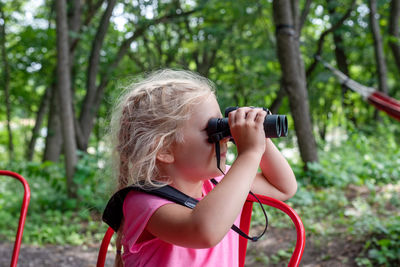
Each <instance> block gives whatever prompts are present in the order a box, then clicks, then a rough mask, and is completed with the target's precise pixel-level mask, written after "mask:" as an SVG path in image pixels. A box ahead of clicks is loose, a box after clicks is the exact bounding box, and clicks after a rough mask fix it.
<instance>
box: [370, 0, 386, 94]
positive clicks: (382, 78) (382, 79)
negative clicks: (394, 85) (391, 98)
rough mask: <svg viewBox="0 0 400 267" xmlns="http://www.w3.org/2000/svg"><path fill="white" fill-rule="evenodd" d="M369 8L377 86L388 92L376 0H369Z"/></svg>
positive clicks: (380, 89)
mask: <svg viewBox="0 0 400 267" xmlns="http://www.w3.org/2000/svg"><path fill="white" fill-rule="evenodd" d="M369 8H370V12H371V13H370V16H369V18H370V23H371V31H372V36H373V39H374V50H375V60H376V64H377V67H376V68H377V71H378V83H379V85H378V88H379V91H381V92H384V93H386V94H387V93H388V85H387V68H386V61H385V55H384V53H383V42H382V35H381V31H380V28H379V21H378V19H377V16H378V13H377V7H376V0H369Z"/></svg>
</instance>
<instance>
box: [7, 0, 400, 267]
mask: <svg viewBox="0 0 400 267" xmlns="http://www.w3.org/2000/svg"><path fill="white" fill-rule="evenodd" d="M399 24H400V0H379V1H375V0H374V1H373V0H368V1H367V0H339V1H333V0H317V1H310V0H302V1H298V0H297V1H293V0H292V1H289V0H274V1H273V0H250V1H249V0H236V1H228V0H158V1H157V0H134V1H128V0H120V1H117V0H108V1H107V0H87V1H82V0H73V1H66V0H57V1H54V0H40V1H34V0H1V1H0V62H1V69H0V77H1V78H0V84H1V90H0V101H1V103H2V104H1V105H0V152H1V153H0V168H2V169H10V170H14V171H18V172H21V173H22V174H26V176H28V177H29V178H30V183H31V184H32V186H33V188H34V194H32V196H33V202H34V203H36V204H37V205H36V206H35V205H33V206H32V208H31V214H32V215H31V216H35V214H36V212H37V213H38V214H40V213H39V212H40V211H42V210H47V211H48V212H49V214H50V215H49V216H48V218H47V219H46V220H47V221H43V220H44V219H43V218H39V217H40V216H39V217H38V218H37V219H35V217H32V218H31V222H32V223H31V226H29V225H28V226H27V227H32V225H34V226H37V227H38V228H37V229H36V228H30V229H28V231H27V233H28V234H27V237H26V238H28V239H29V240H36V239H39V240H44V241H43V242H57V240H56V239H54V240H49V239H48V238H52V237H54V236H58V234H54V235H52V234H46V235H45V233H46V232H45V231H43V230H38V229H42V228H40V227H39V226H38V225H42V224H43V225H49V224H53V223H54V222H53V221H51V220H52V219H53V218H59V217H60V216H61V215H62V216H66V214H67V215H68V216H70V217H71V218H73V217H74V216H75V215H74V214H75V213H74V212H76V210H77V209H78V210H79V208H83V210H85V211H82V212H80V213H79V214H80V216H81V217H83V219H82V220H87V218H88V217H91V218H95V220H96V218H97V220H98V214H99V213H100V212H101V211H102V208H103V207H104V204H105V201H106V200H107V198H108V196H109V195H110V193H111V192H112V190H113V189H114V188H112V187H113V183H112V179H111V174H110V171H109V169H110V168H109V167H110V164H109V162H108V160H107V158H109V155H108V151H109V150H108V139H107V127H108V121H109V115H110V110H111V107H112V105H113V103H114V100H115V99H116V97H118V95H119V94H120V93H121V91H122V88H123V86H124V85H126V84H128V83H129V81H130V80H131V79H132V78H134V77H135V76H137V75H142V74H143V73H145V72H149V71H151V70H156V69H159V68H165V67H168V68H183V69H190V70H193V71H196V72H198V73H200V74H202V75H204V76H206V77H208V78H210V79H211V80H212V81H214V82H215V84H216V86H217V96H218V100H219V103H220V105H221V109H222V110H224V109H225V107H227V106H232V105H239V106H243V105H251V106H264V107H268V108H270V109H271V110H272V111H273V112H274V113H279V114H286V115H288V117H289V136H288V137H287V138H280V139H278V140H274V142H275V143H276V144H277V145H278V147H279V148H280V149H281V151H282V153H284V155H285V156H286V157H287V158H288V159H289V161H290V163H291V164H292V166H293V169H294V171H295V173H296V176H297V178H298V180H299V183H300V185H301V186H300V189H299V192H298V194H296V196H295V198H294V199H293V205H294V206H295V207H297V209H298V210H300V211H302V212H304V213H305V214H307V212H308V210H311V211H312V212H313V213H312V214H315V216H318V214H320V215H321V216H320V220H322V219H325V218H327V219H328V218H330V216H331V215H332V216H333V215H335V216H336V217H335V218H337V217H340V218H346V220H344V219H343V222H342V223H343V225H346V223H347V224H348V223H350V224H351V225H353V223H354V224H356V223H357V221H360V220H361V219H360V217H357V216H356V215H354V214H355V213H354V214H353V213H351V212H350V213H349V212H347V213H346V209H344V211H342V209H341V208H338V206H334V204H335V205H336V204H337V205H339V206H340V205H344V206H346V205H347V206H351V207H350V208H351V209H355V208H357V207H356V206H354V205H355V204H353V202H351V201H350V200H349V201H348V202H343V199H346V201H347V198H346V196H344V195H343V194H345V193H344V192H347V191H346V190H347V189H348V188H349V186H350V185H357V186H361V187H368V190H370V192H371V206H370V209H371V210H373V209H374V207H376V206H374V205H375V204H373V203H376V201H378V203H381V204H382V206H385V205H386V206H385V209H386V210H387V211H398V210H399V203H400V201H399V198H398V195H399V194H398V192H397V191H393V190H399V189H398V188H399V186H398V183H399V182H398V178H399V175H400V170H399V164H400V162H399V158H400V146H399V143H400V126H399V125H400V124H399V122H398V121H396V120H395V119H393V118H390V117H389V116H387V115H386V114H384V113H380V112H378V111H377V110H376V109H375V108H374V107H373V106H371V105H369V104H368V103H367V102H366V101H364V99H363V98H362V97H361V96H360V95H359V94H358V93H356V92H353V91H351V90H349V89H348V88H347V87H346V86H345V85H342V84H340V83H339V82H338V80H337V79H336V78H335V77H334V76H333V74H332V73H331V72H330V71H329V70H327V69H325V68H324V67H323V65H322V64H321V63H320V62H319V61H318V60H317V59H316V57H315V56H316V55H319V56H321V57H322V58H323V59H324V60H325V61H326V62H328V63H330V64H331V65H333V66H334V67H336V68H337V69H339V70H340V71H342V72H343V73H345V74H346V75H347V76H349V77H350V78H351V79H353V80H356V81H358V82H359V83H361V84H363V85H366V86H369V87H374V88H376V89H377V90H380V91H383V92H385V93H386V94H388V95H389V96H391V97H393V98H395V99H400V80H399V78H398V77H399V74H400V39H399V38H400V37H399V36H400V32H399V31H400V29H399V26H400V25H399ZM232 150H234V147H232ZM387 185H391V186H392V185H393V187H390V188H392V189H390V190H392V191H393V192H395V194H396V192H397V198H395V197H393V198H391V199H390V203H391V204H388V202H386V201H389V200H387V198H386V197H384V196H387V195H385V194H384V195H382V198H380V199H378V200H377V196H378V194H377V193H376V192H383V189H382V188H387V187H386V186H387ZM396 186H397V187H396ZM331 187H334V188H337V191H332V190H334V189H332V188H331ZM321 188H323V189H324V190H327V191H320V190H321ZM393 188H395V189H393ZM396 188H397V189H396ZM379 190H381V191H379ZM392 191H391V192H392ZM7 192H8V191H7ZM7 192H6V191H4V190H2V189H1V188H0V195H1V196H9V197H12V196H11V195H12V194H13V193H12V192H11V193H10V194H9V193H7ZM321 192H326V193H321ZM373 192H374V195H373V196H372V194H373ZM321 194H322V195H321ZM333 196H334V197H336V198H335V199H332V197H333ZM324 200H326V204H327V206H326V208H325V206H324V203H325V202H324ZM314 201H318V204H320V205H315V203H314ZM335 201H337V202H335ZM374 201H375V202H374ZM379 201H380V202H379ZM343 203H344V204H343ZM296 205H298V206H296ZM388 205H389V206H390V205H392V206H390V207H391V209H387V207H388ZM347 206H346V207H347ZM0 207H1V208H3V207H6V204H4V203H3V202H1V200H0ZM321 207H324V208H321ZM303 208H304V210H302V209H303ZM317 208H319V210H315V209H317ZM4 210H5V209H4ZM322 210H326V211H329V212H330V213H323V212H322ZM60 211H61V215H60V214H59V212H60ZM86 211H90V216H88V215H87V213H86ZM92 212H93V214H97V215H93V214H92ZM337 213H338V214H337ZM57 214H58V215H57ZM82 214H83V215H82ZM346 214H347V215H346ZM349 214H350V215H349ZM392 215H393V214H392ZM392 215H388V214H386V213H385V214H381V213H380V212H377V213H376V214H375V215H374V216H375V217H376V218H379V216H383V217H385V218H387V217H388V216H389V217H390V218H391V219H390V220H387V223H386V222H385V223H381V222H380V223H381V224H380V226H382V227H383V228H379V229H386V232H385V231H383V230H382V231H383V233H382V232H379V233H375V234H376V235H377V236H380V237H381V236H382V235H388V236H390V235H392V236H393V235H395V234H399V232H398V229H400V225H399V223H400V218H398V215H397V217H396V216H392ZM1 216H2V218H7V217H6V216H7V215H5V214H1ZM57 216H58V217H57ZM68 216H67V217H68ZM80 216H78V217H79V218H80ZM96 216H97V217H96ZM310 216H311V215H310ZM352 216H353V217H352ZM374 216H373V218H375V217H374ZM311 217H312V216H311ZM311 217H310V218H311ZM10 218H11V216H10ZM79 218H77V220H79ZM349 218H350V219H351V222H349V220H347V219H349ZM368 218H371V216H369V217H368ZM313 219H314V218H313ZM35 220H37V224H35ZM306 220H308V219H307V218H306ZM361 221H363V222H365V223H366V224H367V223H369V222H370V224H369V225H368V226H371V225H376V224H377V222H376V221H368V220H367V219H366V220H361ZM7 222H8V220H7V219H4V227H5V228H6V227H7ZM331 222H332V223H333V222H336V221H335V219H333V218H331V219H330V221H329V222H328V223H327V225H329V223H331ZM336 223H337V222H336ZM389 223H390V225H389ZM54 224H57V223H54ZM307 225H308V227H311V228H309V229H308V231H311V232H313V231H316V230H315V228H312V227H313V225H314V222H313V221H312V222H310V221H306V226H307ZM339 225H340V222H339ZM0 226H2V225H0ZM85 227H86V228H90V227H91V226H90V224H85ZM332 227H334V226H332ZM346 227H347V226H346ZM357 227H358V228H357ZM357 227H354V228H352V230H348V231H347V233H346V234H348V235H354V236H356V235H358V234H359V232H357V231H356V230H355V229H361V228H362V227H365V229H367V228H368V227H367V226H365V225H364V226H362V225H361V226H360V225H358V226H357ZM360 227H361V228H360ZM385 227H386V228H385ZM372 228H374V227H372ZM0 229H2V228H1V227H0ZM332 229H333V228H332ZM362 229H364V228H362ZM368 229H370V228H368ZM374 229H375V228H374ZM387 229H389V230H387ZM96 230H97V228H96ZM335 230H336V231H340V230H338V229H336V228H335ZM71 231H74V230H71V229H69V230H68V231H66V234H65V236H66V237H65V238H66V239H68V240H70V239H71V240H72V241H71V240H70V241H68V242H70V243H74V242H75V243H79V242H78V241H76V240H80V239H79V238H78V237H77V236H79V235H70V234H69V233H71ZM34 233H35V234H34ZM42 233H43V234H42ZM60 235H61V234H60ZM371 235H373V233H371V232H370V231H369V230H365V236H367V237H366V239H368V240H370V237H371ZM0 236H1V232H0ZM35 238H36V239H35ZM40 238H42V239H40ZM74 238H75V239H74ZM389 239H390V238H389ZM376 240H377V244H378V245H376V246H374V245H371V244H373V241H369V243H368V242H367V244H369V245H368V247H370V248H373V247H374V248H379V246H381V247H380V248H382V246H383V245H379V244H380V243H379V242H378V241H379V240H380V239H376ZM384 240H386V239H384ZM391 240H392V241H393V243H390V246H391V245H394V247H395V249H398V247H399V246H400V244H399V242H398V239H397V241H396V240H395V239H391ZM371 242H372V243H371ZM396 242H397V243H396ZM39 243H40V242H39ZM382 244H384V245H387V246H389V245H388V243H387V242H386V243H385V242H383V243H382ZM391 248H392V247H391ZM395 249H392V250H390V249H389V251H390V252H392V251H394V250H395ZM367 250H368V249H365V250H364V252H363V253H367V252H365V251H367ZM377 251H385V250H379V249H377ZM374 253H377V252H376V251H375V252H374ZM382 253H384V252H382ZM375 256H376V259H378V258H379V257H378V256H381V254H379V255H378V254H376V255H375ZM377 262H379V261H378V260H377V261H376V262H374V263H377ZM383 263H385V262H383ZM379 264H382V262H380V263H379Z"/></svg>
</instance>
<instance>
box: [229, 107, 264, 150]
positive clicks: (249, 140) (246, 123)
mask: <svg viewBox="0 0 400 267" xmlns="http://www.w3.org/2000/svg"><path fill="white" fill-rule="evenodd" d="M266 115H267V113H266V112H265V111H264V110H262V109H260V108H249V107H244V108H239V109H237V110H234V111H232V112H230V113H229V115H228V116H229V128H230V130H231V134H232V137H233V139H234V140H235V143H236V146H237V150H238V156H239V155H241V154H246V153H255V154H256V155H257V156H260V157H261V155H262V154H263V153H264V151H265V133H264V119H265V116H266Z"/></svg>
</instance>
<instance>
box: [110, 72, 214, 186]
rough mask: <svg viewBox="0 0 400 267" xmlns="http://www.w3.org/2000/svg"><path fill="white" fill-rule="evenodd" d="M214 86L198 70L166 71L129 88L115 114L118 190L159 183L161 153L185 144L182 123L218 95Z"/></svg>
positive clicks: (113, 133)
mask: <svg viewBox="0 0 400 267" xmlns="http://www.w3.org/2000/svg"><path fill="white" fill-rule="evenodd" d="M214 92H215V86H214V84H213V83H212V82H211V81H210V80H208V79H207V78H204V77H202V76H200V75H198V74H196V73H193V72H190V71H183V70H171V69H164V70H159V71H156V72H153V73H151V74H150V75H148V76H147V77H145V78H144V79H143V80H141V81H139V82H136V83H133V84H131V85H129V86H128V87H126V88H125V90H124V92H123V94H122V95H121V97H120V98H119V100H118V101H117V104H116V106H115V108H114V111H113V113H112V118H111V136H112V138H113V154H114V155H113V158H114V160H115V161H116V164H114V165H116V166H118V167H117V176H118V189H121V188H123V187H126V186H127V185H130V184H135V185H138V186H142V187H148V186H152V187H154V186H157V185H158V186H159V184H156V183H154V179H156V178H157V177H159V171H158V168H157V164H156V156H157V153H158V152H159V151H160V150H161V149H164V148H167V147H169V146H170V145H171V144H173V143H174V142H183V136H182V134H181V132H180V129H181V126H182V124H183V123H184V122H185V121H186V120H187V119H188V118H189V117H190V111H191V108H192V107H193V105H195V104H196V103H199V102H201V101H202V100H203V99H204V98H205V97H208V96H210V95H214Z"/></svg>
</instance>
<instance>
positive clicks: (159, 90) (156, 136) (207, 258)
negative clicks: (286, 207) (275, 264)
mask: <svg viewBox="0 0 400 267" xmlns="http://www.w3.org/2000/svg"><path fill="white" fill-rule="evenodd" d="M265 116H266V112H265V111H263V110H262V109H252V108H239V109H237V110H235V111H232V112H230V113H229V125H230V129H231V134H232V137H233V138H234V140H235V143H236V145H237V151H238V155H237V158H236V160H235V162H234V163H233V164H232V166H231V167H229V166H225V161H226V151H227V141H228V139H224V140H221V141H220V147H221V168H222V170H223V171H224V172H225V173H226V175H223V176H221V172H220V171H219V170H218V168H217V163H216V154H215V146H214V145H213V144H212V143H209V142H208V136H207V131H206V130H207V123H208V121H209V120H210V119H211V118H221V117H222V114H221V112H220V108H219V106H218V103H217V100H216V97H215V94H214V85H213V84H212V83H211V82H210V81H209V80H208V79H206V78H203V77H201V76H198V75H196V74H194V73H191V72H188V71H176V70H161V71H157V72H155V73H153V74H151V75H150V76H148V77H147V78H145V79H144V80H143V81H141V82H139V83H136V84H134V85H132V86H130V87H129V88H128V89H127V90H126V93H125V94H124V95H123V96H122V97H121V98H120V101H119V104H118V105H117V107H116V109H115V111H114V113H113V116H112V121H111V122H112V125H111V129H112V131H114V132H113V136H114V138H115V140H114V141H115V144H116V145H115V149H114V150H115V151H114V152H115V154H116V159H117V160H118V163H119V173H118V184H119V186H118V187H119V188H118V189H121V188H124V187H126V186H128V185H131V184H135V185H138V186H145V187H149V186H150V187H154V186H160V183H161V184H164V185H165V184H169V185H170V186H172V187H174V188H176V189H178V190H180V191H181V192H183V193H185V194H187V195H189V196H191V197H193V198H196V199H198V200H200V201H199V203H198V204H197V206H196V207H195V208H194V209H188V208H186V207H183V206H181V205H179V204H176V203H173V202H171V201H168V200H165V199H162V198H159V197H157V196H153V195H150V194H146V193H141V192H133V191H132V192H130V193H128V195H127V196H126V198H125V201H124V205H123V213H124V223H123V225H122V226H121V227H120V228H119V229H120V230H119V231H118V239H117V248H118V247H119V248H120V247H121V245H120V244H121V243H122V246H123V255H122V259H123V262H124V264H125V266H171V267H176V266H227V267H232V266H237V265H238V235H237V234H236V233H235V232H233V231H232V230H230V229H231V226H232V224H234V223H235V222H236V225H239V224H238V220H239V218H240V213H241V209H242V206H243V204H244V202H245V200H246V197H247V195H248V193H249V191H250V190H251V191H253V192H254V193H256V194H262V195H267V196H270V197H273V198H276V199H279V200H286V199H288V198H290V197H292V196H293V195H294V194H295V192H296V190H297V184H296V179H295V176H294V174H293V172H292V170H291V168H290V166H289V164H288V163H287V161H286V160H285V159H284V158H283V156H282V155H281V153H280V152H279V151H278V150H277V148H276V147H275V146H274V144H273V143H272V142H271V141H270V140H269V139H267V138H265V134H264V130H263V122H264V118H265ZM259 167H260V169H261V172H260V173H257V170H258V168H259ZM211 178H216V180H218V181H219V184H218V185H216V186H213V185H212V184H211V183H210V181H209V180H210V179H211ZM139 183H140V184H139ZM117 254H118V253H117ZM120 260H121V255H120V254H118V255H117V260H116V265H119V266H122V263H121V261H120Z"/></svg>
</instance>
